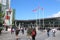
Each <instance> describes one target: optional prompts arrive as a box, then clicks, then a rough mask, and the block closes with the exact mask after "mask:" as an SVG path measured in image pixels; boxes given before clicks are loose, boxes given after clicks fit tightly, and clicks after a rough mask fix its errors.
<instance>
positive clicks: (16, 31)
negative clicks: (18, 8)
mask: <svg viewBox="0 0 60 40" xmlns="http://www.w3.org/2000/svg"><path fill="white" fill-rule="evenodd" d="M19 31H20V29H19V28H18V27H16V30H15V35H16V40H18V34H19Z"/></svg>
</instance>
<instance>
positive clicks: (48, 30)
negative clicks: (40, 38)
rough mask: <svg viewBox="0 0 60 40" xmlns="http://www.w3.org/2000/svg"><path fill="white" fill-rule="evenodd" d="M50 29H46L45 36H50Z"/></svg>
mask: <svg viewBox="0 0 60 40" xmlns="http://www.w3.org/2000/svg"><path fill="white" fill-rule="evenodd" d="M50 30H51V29H50V28H47V36H48V37H49V36H50V34H49V32H50Z"/></svg>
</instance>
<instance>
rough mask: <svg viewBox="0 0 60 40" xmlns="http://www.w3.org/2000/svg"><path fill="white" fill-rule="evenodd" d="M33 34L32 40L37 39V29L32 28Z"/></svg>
mask: <svg viewBox="0 0 60 40" xmlns="http://www.w3.org/2000/svg"><path fill="white" fill-rule="evenodd" d="M31 35H32V40H35V37H36V29H35V28H34V29H32V32H31Z"/></svg>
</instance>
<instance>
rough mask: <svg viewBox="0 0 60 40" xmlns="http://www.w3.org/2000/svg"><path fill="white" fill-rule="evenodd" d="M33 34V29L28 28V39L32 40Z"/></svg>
mask: <svg viewBox="0 0 60 40" xmlns="http://www.w3.org/2000/svg"><path fill="white" fill-rule="evenodd" d="M31 32H32V29H31V28H28V29H27V38H28V40H31Z"/></svg>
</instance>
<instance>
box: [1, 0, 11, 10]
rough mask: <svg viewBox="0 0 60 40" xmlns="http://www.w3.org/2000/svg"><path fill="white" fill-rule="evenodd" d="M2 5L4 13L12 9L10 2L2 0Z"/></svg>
mask: <svg viewBox="0 0 60 40" xmlns="http://www.w3.org/2000/svg"><path fill="white" fill-rule="evenodd" d="M0 3H1V4H2V11H5V9H8V8H10V0H0Z"/></svg>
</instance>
